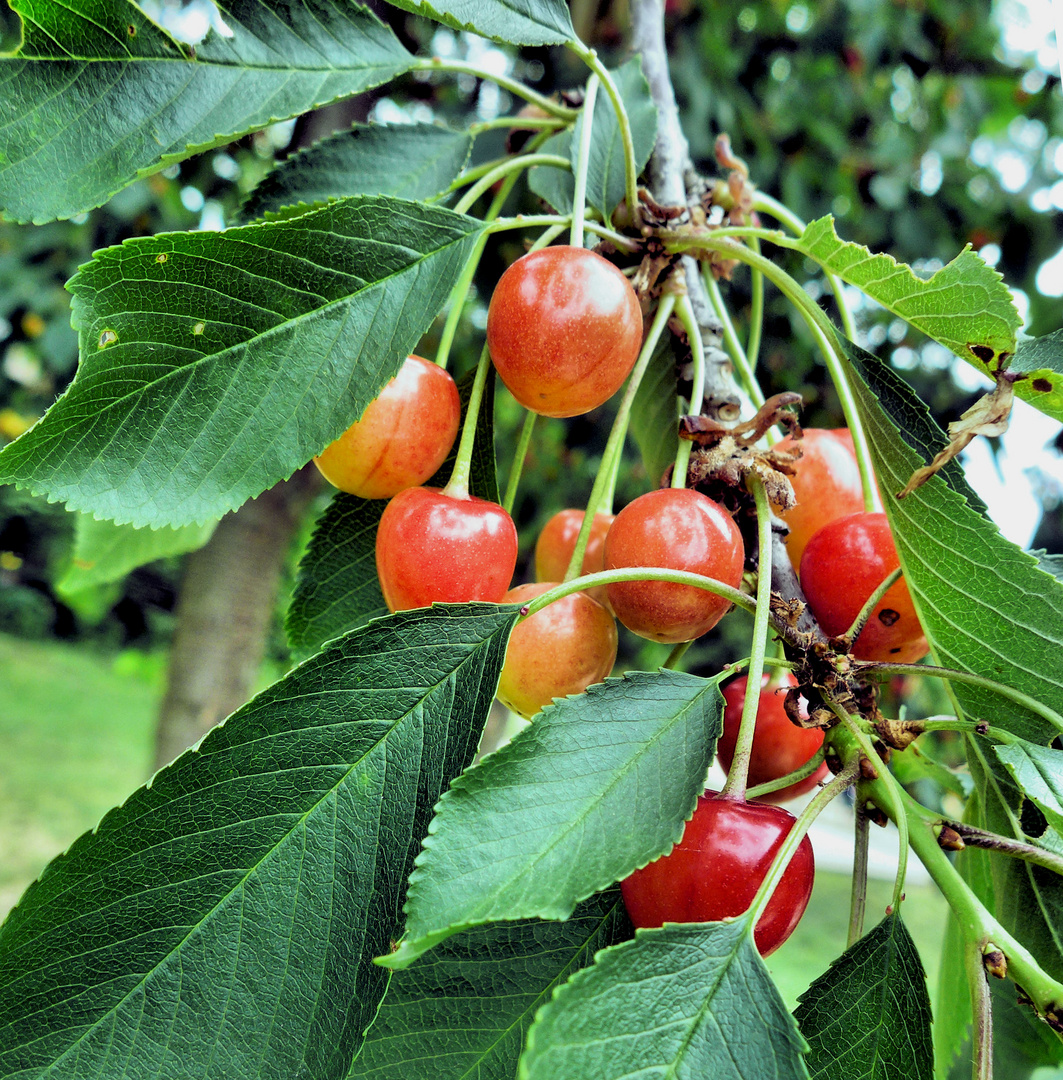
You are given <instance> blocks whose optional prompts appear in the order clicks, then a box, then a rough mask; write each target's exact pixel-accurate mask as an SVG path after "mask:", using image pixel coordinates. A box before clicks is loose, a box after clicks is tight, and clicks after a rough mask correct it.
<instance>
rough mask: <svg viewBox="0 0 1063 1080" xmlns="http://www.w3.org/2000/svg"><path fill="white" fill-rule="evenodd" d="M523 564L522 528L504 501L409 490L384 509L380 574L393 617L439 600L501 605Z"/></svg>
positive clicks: (378, 549) (379, 547)
mask: <svg viewBox="0 0 1063 1080" xmlns="http://www.w3.org/2000/svg"><path fill="white" fill-rule="evenodd" d="M516 565H517V530H516V528H515V526H514V525H513V519H512V518H511V517H510V516H509V514H507V513H506V511H505V510H503V509H502V507H501V506H499V505H498V504H497V503H492V502H486V501H485V500H483V499H475V498H468V499H454V498H451V496H449V495H446V494H444V493H443V492H442V491H440V490H439V489H438V488H425V487H416V488H406V489H405V490H404V491H400V492H399V493H398V495H396V496H395V497H394V498H393V499H392V500H391V502H389V503H388V504H387V506H386V507H385V508H384V513H383V515H382V516H381V518H380V525H379V527H378V529H377V535H376V569H377V577H378V578H379V579H380V589H381V592H383V594H384V600H385V602H386V603H387V605H388V608H389V610H391V611H406V610H407V609H409V608H419V607H428V606H429V605H430V604H433V603H435V602H436V601H440V602H447V603H464V602H465V601H467V600H490V601H492V602H494V603H498V602H499V601H500V600H501V599H502V596H503V594H504V593H505V591H506V589H507V588H508V587H509V583H510V580H511V579H512V577H513V570H514V568H515V567H516Z"/></svg>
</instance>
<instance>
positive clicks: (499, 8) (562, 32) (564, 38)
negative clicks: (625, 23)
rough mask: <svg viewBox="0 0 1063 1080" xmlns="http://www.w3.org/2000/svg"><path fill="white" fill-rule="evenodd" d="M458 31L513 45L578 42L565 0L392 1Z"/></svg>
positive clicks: (405, 9)
mask: <svg viewBox="0 0 1063 1080" xmlns="http://www.w3.org/2000/svg"><path fill="white" fill-rule="evenodd" d="M389 2H390V3H392V4H394V5H395V6H396V7H400V8H402V9H403V10H404V11H412V12H413V13H414V14H415V15H424V16H426V17H427V18H429V19H435V20H436V21H437V22H441V23H445V24H446V25H447V26H451V27H453V28H454V29H455V30H472V31H473V32H474V33H476V34H480V35H481V36H482V37H488V38H493V39H494V40H495V41H504V42H508V43H509V44H511V45H564V44H565V43H566V42H569V41H574V40H576V31H575V30H573V29H572V20H571V19H570V17H569V14H568V5H567V4H566V3H564V0H389Z"/></svg>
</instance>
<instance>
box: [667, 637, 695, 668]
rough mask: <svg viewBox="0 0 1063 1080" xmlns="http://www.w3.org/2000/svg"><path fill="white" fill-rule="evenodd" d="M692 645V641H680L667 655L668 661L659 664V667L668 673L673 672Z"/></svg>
mask: <svg viewBox="0 0 1063 1080" xmlns="http://www.w3.org/2000/svg"><path fill="white" fill-rule="evenodd" d="M693 644H694V642H692V641H680V642H679V643H678V644H676V645H673V646H672V651H671V652H670V653H669V654H668V659H667V660H665V662H664V663H663V664H661V667H663V668H668V670H669V671H675V670H676V669H677V668H678V667H679V661H680V660H682V659H683V657H684V656H686V653H687V649H689V648H690V646H691V645H693Z"/></svg>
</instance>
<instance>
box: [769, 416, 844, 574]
mask: <svg viewBox="0 0 1063 1080" xmlns="http://www.w3.org/2000/svg"><path fill="white" fill-rule="evenodd" d="M795 446H799V447H800V448H801V450H802V455H801V458H800V459H799V460H798V462H797V464H796V465H795V466H794V468H795V472H794V475H793V476H791V477H790V483H791V484H792V485H793V488H794V496H795V497H796V499H797V505H796V506H794V507H792V508H791V509H789V510H780V511H779V517H781V518H782V519H783V521H785V522H786V524H787V525H789V526H790V532H789V535H788V536H787V537H786V549H787V551H788V552H789V553H790V561H791V562H792V563H793V564H794V566H800V565H801V555H802V553H803V552H804V550H805V545H806V544H807V543H808V541H809V540H810V539H811V538H812V534H813V533H814V532H816V531H818V530H819V529H821V528H823V526H824V525H826V524H828V523H829V522H831V521H835V520H836V519H837V518H840V517H845V516H846V515H847V514H855V513H857V512H859V511H861V510H863V509H864V494H863V488H862V487H861V485H860V468H859V466H858V465H857V464H856V451H855V450H854V449H853V437H852V434H851V433H850V431H849V429H848V428H835V429H833V430H826V429H823V428H806V429H805V433H804V438H803V439H800V440H798V439H794V438H793V437H792V436H790V435H787V437H786V438H785V439H783V440H782V441H781V442H780V443H779V444H778V445H777V446H776V447H775V449H776V450H789V449H792V448H793V447H795Z"/></svg>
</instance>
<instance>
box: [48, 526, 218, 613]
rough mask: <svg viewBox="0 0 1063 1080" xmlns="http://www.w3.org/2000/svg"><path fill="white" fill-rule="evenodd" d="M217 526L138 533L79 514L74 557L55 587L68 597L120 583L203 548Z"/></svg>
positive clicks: (163, 529)
mask: <svg viewBox="0 0 1063 1080" xmlns="http://www.w3.org/2000/svg"><path fill="white" fill-rule="evenodd" d="M217 524H218V523H217V522H216V521H208V522H207V523H206V524H205V525H184V526H182V527H181V528H178V529H169V528H161V529H135V528H134V527H133V526H132V525H115V523H114V522H113V521H107V520H103V521H98V520H97V519H96V518H94V517H92V515H91V514H79V515H78V519H77V524H76V525H75V529H74V556H73V558H72V560H71V563H70V566H69V567H68V568H67V569H66V571H65V572H64V573H63V576H62V577H61V578H60V579H59V580H58V581H57V582H56V585H55V587H56V589H57V590H58V591H59V592H61V593H63V594H64V595H65V594H70V593H76V592H79V591H80V590H82V589H88V588H92V587H93V586H96V585H106V584H108V583H109V582H112V581H120V580H121V579H122V578H124V577H125V576H126V574H128V573H129V572H130V571H131V570H135V569H136V568H137V567H138V566H143V565H144V564H145V563H149V562H154V561H155V560H156V559H165V558H167V557H169V556H171V555H183V554H184V553H185V552H187V551H195V550H196V549H197V548H201V547H202V546H203V545H204V544H205V543H206V542H207V541H208V540H209V539H210V537H211V534H212V533H213V532H214V527H215V526H216V525H217Z"/></svg>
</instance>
